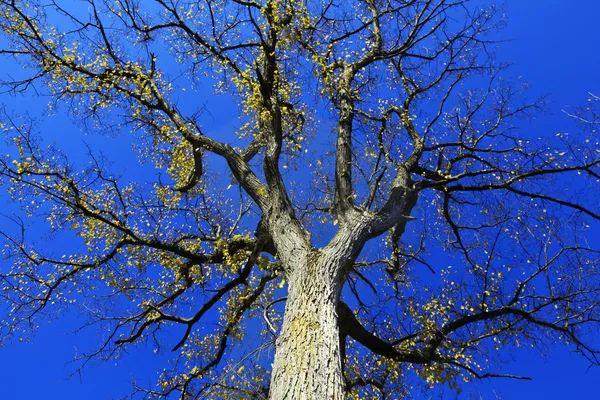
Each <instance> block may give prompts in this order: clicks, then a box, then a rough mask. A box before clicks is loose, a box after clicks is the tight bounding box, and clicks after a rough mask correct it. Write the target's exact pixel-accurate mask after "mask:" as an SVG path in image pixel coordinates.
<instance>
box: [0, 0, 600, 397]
mask: <svg viewBox="0 0 600 400" xmlns="http://www.w3.org/2000/svg"><path fill="white" fill-rule="evenodd" d="M500 22H501V21H500V20H499V18H498V17H497V15H496V12H495V9H494V7H488V8H482V7H481V4H480V2H477V1H469V0H388V1H380V0H361V1H354V2H348V3H346V2H334V1H332V0H327V1H303V0H264V1H263V0H205V1H187V0H154V1H147V2H146V1H144V2H141V1H139V0H112V1H111V0H87V2H85V3H84V5H83V6H81V5H77V6H74V5H73V4H72V3H69V2H60V1H54V0H53V1H49V2H39V3H38V2H37V1H36V0H32V1H29V2H22V1H15V0H0V27H1V30H2V31H3V33H4V36H5V38H6V40H5V42H4V44H3V46H4V47H3V48H2V50H0V53H2V54H3V55H4V56H5V57H7V58H14V60H15V61H16V62H18V63H20V64H21V65H22V66H23V67H24V68H25V70H24V75H23V76H22V77H18V78H14V79H8V80H5V81H4V82H2V85H3V87H4V88H5V90H6V91H10V92H12V93H26V94H33V93H36V94H42V95H45V96H48V98H49V99H50V103H49V107H50V108H51V109H53V110H54V109H58V110H60V109H61V108H64V107H67V109H68V112H69V113H70V115H71V116H72V117H73V118H74V119H75V120H76V121H79V122H81V123H82V126H83V127H85V129H87V130H90V131H98V130H100V131H105V132H110V133H111V134H120V135H129V137H131V143H132V144H133V146H134V152H133V153H132V154H135V155H136V156H137V157H138V159H139V160H140V162H141V163H142V164H144V165H146V166H148V167H147V168H146V169H145V170H144V171H146V172H145V173H144V174H143V176H134V177H133V178H132V177H130V176H126V177H121V178H120V177H118V176H116V175H115V174H113V173H111V172H110V170H109V163H108V162H107V161H106V160H105V159H104V157H103V156H102V155H100V154H99V150H98V149H94V148H90V151H89V155H88V156H89V157H88V158H89V160H90V162H89V163H88V164H86V165H85V166H83V167H81V166H80V165H79V164H78V162H76V161H70V160H69V158H67V155H64V154H63V153H62V152H61V151H60V150H59V149H57V148H55V147H53V146H52V145H50V146H48V147H47V141H48V139H49V138H48V137H47V135H44V134H43V125H41V126H42V133H41V134H40V133H39V132H38V131H36V125H35V123H34V122H33V121H31V120H28V119H26V118H21V117H17V116H14V115H13V114H11V113H10V112H9V111H5V113H4V116H3V118H2V128H3V129H4V130H5V131H6V136H7V137H8V138H9V140H10V141H12V142H11V143H13V144H14V148H13V149H15V150H14V151H12V152H9V154H7V155H3V156H2V157H3V158H2V159H0V183H2V184H3V185H4V187H5V188H7V190H8V192H9V193H10V194H11V195H12V196H13V198H14V199H15V200H19V201H21V203H22V205H23V210H24V211H25V212H26V213H27V215H28V218H31V219H32V220H34V221H37V219H36V218H39V219H42V220H46V221H47V224H48V234H49V235H50V236H49V237H50V238H53V237H54V235H62V234H68V233H69V232H71V233H74V234H76V235H78V236H79V237H80V238H81V242H80V243H78V244H74V245H73V248H72V249H69V248H66V249H62V248H61V249H52V248H51V246H47V245H46V246H38V247H36V246H35V244H34V243H33V242H31V241H29V240H27V237H26V234H28V231H29V229H30V228H28V227H29V226H30V224H29V222H27V221H28V220H26V221H23V220H20V219H18V218H16V217H14V218H12V219H13V222H14V223H15V224H16V226H17V227H18V228H20V229H18V230H17V232H14V230H11V229H9V228H5V230H4V232H3V237H4V239H5V243H6V246H7V247H6V248H5V250H4V252H3V256H4V261H3V265H2V267H1V268H2V269H1V282H2V292H1V293H2V297H3V298H4V299H5V300H6V301H7V302H8V304H9V309H8V310H6V313H7V314H8V315H7V316H6V317H5V319H4V322H3V325H2V334H3V337H4V338H5V339H8V338H9V337H14V336H15V335H17V336H19V335H23V334H26V333H27V332H28V331H30V330H31V329H32V328H33V327H35V325H36V324H37V323H39V321H40V320H43V319H46V318H49V317H50V316H51V315H52V314H54V313H59V312H60V311H61V310H65V309H67V308H68V309H74V307H77V303H83V305H84V306H85V307H83V308H84V309H86V310H87V312H88V313H89V317H90V320H89V322H88V323H87V324H88V325H98V326H101V327H102V328H103V329H102V332H104V334H105V336H104V337H102V339H101V342H100V343H99V346H98V348H97V350H96V351H95V352H93V353H91V354H86V355H85V356H84V364H85V361H86V360H89V359H93V358H97V357H100V358H101V357H113V356H120V355H122V353H124V352H125V351H126V350H127V349H128V348H129V347H131V346H134V345H135V344H136V343H140V342H144V341H150V342H152V343H154V345H155V346H156V348H157V350H159V349H161V346H163V344H164V343H165V342H167V344H169V346H172V351H173V357H172V358H173V359H174V360H176V361H175V362H173V363H172V364H171V367H170V369H165V370H164V372H163V373H162V374H161V375H160V379H159V382H158V383H157V385H156V386H155V387H145V388H142V387H136V391H139V392H140V393H145V394H147V395H148V396H150V397H152V398H161V397H171V396H180V397H181V398H183V399H188V398H265V397H267V396H268V398H270V399H292V400H293V399H342V398H345V397H349V398H365V397H368V396H375V395H381V396H382V397H384V398H399V397H401V396H402V395H403V393H404V391H406V390H409V389H408V388H407V382H410V381H411V378H410V376H411V374H416V376H418V377H419V378H420V379H422V380H423V381H424V382H425V383H426V384H428V385H429V384H431V385H433V384H435V383H440V382H445V383H448V384H449V385H450V386H451V387H454V388H458V383H459V382H460V381H461V380H463V379H464V380H465V381H468V380H469V379H472V378H481V377H491V376H506V377H513V378H524V377H519V376H513V375H508V374H507V375H504V374H496V373H491V372H488V370H487V369H486V368H488V367H489V366H490V365H493V364H494V363H495V362H497V361H501V359H502V357H501V355H500V356H499V355H498V354H502V353H498V352H496V351H495V349H500V348H501V347H503V346H511V345H518V346H520V345H524V344H527V345H529V344H531V345H536V344H540V343H555V342H562V343H567V344H569V345H570V346H571V347H572V348H573V349H575V350H577V351H578V352H580V353H581V354H583V355H584V356H586V357H588V359H589V360H590V361H591V362H593V363H598V359H597V358H596V357H597V355H598V351H597V350H596V349H594V348H593V347H592V346H591V345H590V343H591V340H592V339H594V334H593V329H597V328H598V321H600V308H599V302H600V280H599V276H598V264H597V262H598V255H599V249H598V248H597V247H594V246H593V244H592V243H589V242H588V241H587V240H586V239H587V238H588V237H589V233H588V232H589V229H594V228H590V227H591V226H592V225H593V224H596V225H594V226H597V223H598V221H599V220H600V209H599V208H598V201H597V196H598V193H599V192H598V180H599V179H600V167H599V165H598V164H600V158H599V152H598V149H599V146H598V141H597V139H595V137H597V135H596V136H594V135H591V134H590V135H588V136H587V137H584V135H585V133H584V134H583V135H582V137H581V138H574V137H561V136H560V135H559V136H558V137H554V136H552V137H549V138H548V139H546V140H544V139H538V137H537V136H535V137H529V136H526V135H524V136H520V134H519V133H518V132H517V131H516V130H515V129H514V124H515V120H516V119H517V118H518V117H521V116H528V115H529V114H530V113H532V112H534V111H535V110H536V109H537V108H538V107H539V103H538V102H528V101H527V99H526V94H525V93H524V88H525V86H524V85H523V84H521V83H520V82H518V81H517V82H509V81H505V80H503V79H502V72H503V69H504V66H503V65H500V64H498V63H497V62H496V60H495V57H494V55H493V47H494V46H495V43H493V42H492V41H491V39H492V38H493V35H492V33H493V31H495V30H496V29H497V27H498V24H499V23H500ZM4 62H7V61H6V60H4V61H3V63H4ZM209 87H212V91H213V93H212V94H210V95H209V94H207V93H208V90H209V89H207V88H209ZM184 89H187V92H186V93H190V92H192V93H195V94H193V95H190V94H181V93H182V92H183V90H184ZM194 90H196V92H194ZM219 95H221V96H225V97H226V98H232V99H233V100H234V102H235V104H237V105H238V106H239V107H238V109H237V113H238V115H237V116H238V122H239V123H238V124H237V125H236V126H235V127H234V128H231V132H226V133H224V134H223V133H222V134H221V135H217V134H215V133H211V132H210V131H209V130H207V129H205V128H203V126H205V125H207V124H208V123H209V122H208V120H209V118H210V117H209V116H207V113H203V112H202V109H201V108H200V107H198V108H196V107H197V106H198V104H193V105H190V104H189V102H190V101H193V102H195V101H197V102H198V103H200V102H201V101H210V98H211V96H219ZM593 100H594V101H593V102H592V103H594V102H597V100H598V99H593ZM206 108H208V109H210V105H206ZM235 111H236V110H231V112H232V113H233V112H235ZM582 112H583V113H585V115H580V116H579V118H580V120H581V122H582V123H584V124H586V125H590V126H593V124H594V123H596V122H597V121H596V120H595V119H594V116H593V115H591V116H590V115H588V114H590V113H593V110H592V109H591V108H590V109H588V110H582ZM321 121H326V122H321ZM592 129H593V128H592ZM584 132H585V130H584ZM71 156H72V157H75V156H76V157H79V158H81V155H80V154H77V155H71ZM72 157H71V158H72ZM161 171H162V172H166V174H167V176H164V175H161V174H160V172H161ZM135 178H137V179H135ZM567 182H568V185H567V184H566V183H567ZM232 186H233V187H234V188H233V189H232V188H231V187H232ZM235 188H239V191H237V192H236V191H235V190H234V189H235ZM13 226H14V225H13ZM62 253H65V254H64V255H62ZM440 254H444V256H440ZM441 262H444V263H451V264H454V265H453V266H452V267H440V266H439V265H436V264H439V263H441ZM423 268H425V271H423ZM427 269H431V270H432V271H434V272H438V274H436V275H435V276H434V275H428V274H429V272H428V271H427ZM284 291H285V292H286V293H283V292H284ZM284 302H285V303H284ZM283 304H285V311H284V312H283V316H282V317H281V314H280V313H278V312H277V310H278V309H279V308H281V307H282V306H283ZM278 307H279V308H278ZM261 314H262V317H263V319H264V324H263V330H264V334H265V335H272V336H273V337H274V338H275V337H276V340H275V341H274V344H275V353H274V359H272V360H271V359H270V356H269V355H268V354H269V353H268V352H260V351H258V350H256V351H254V352H253V353H248V351H246V352H245V353H244V352H242V351H240V350H238V349H240V348H244V347H245V346H246V344H247V343H248V340H247V338H246V336H247V333H248V331H254V330H255V329H256V325H257V324H258V323H259V322H260V321H261V319H260V317H261ZM107 329H108V330H107ZM590 329H591V330H590ZM106 332H108V334H106ZM176 334H180V336H178V337H177V338H176V340H175V342H174V343H169V341H172V340H173V338H175V335H176ZM272 343H273V342H271V344H272ZM267 345H269V343H267ZM252 360H258V361H252ZM271 361H272V369H271V370H270V373H264V370H265V369H268V368H267V366H268V365H270V362H271Z"/></svg>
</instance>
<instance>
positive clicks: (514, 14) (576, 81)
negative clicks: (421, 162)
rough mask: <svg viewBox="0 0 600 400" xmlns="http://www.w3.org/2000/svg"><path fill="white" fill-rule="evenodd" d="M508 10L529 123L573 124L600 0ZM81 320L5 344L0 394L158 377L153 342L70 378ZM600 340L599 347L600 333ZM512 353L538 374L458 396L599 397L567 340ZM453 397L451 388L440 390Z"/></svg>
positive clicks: (593, 78)
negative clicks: (531, 113) (544, 107)
mask: <svg viewBox="0 0 600 400" xmlns="http://www.w3.org/2000/svg"><path fill="white" fill-rule="evenodd" d="M506 11H507V14H508V26H507V28H506V29H505V30H504V31H503V32H501V33H500V37H501V38H504V39H507V40H510V42H507V43H504V44H501V45H500V48H499V50H498V56H499V58H500V59H501V60H505V61H508V62H511V63H512V67H511V69H510V70H509V74H512V75H514V76H522V77H523V78H524V79H525V80H526V81H529V82H530V83H531V94H532V95H533V96H537V95H542V94H547V95H548V99H549V100H550V103H549V106H548V112H549V114H548V115H545V116H540V117H539V118H538V119H537V120H536V121H534V122H533V123H532V124H531V125H527V129H531V130H533V131H536V132H537V131H539V132H545V133H548V132H558V131H563V132H564V131H574V125H573V123H572V121H570V120H569V119H568V118H567V117H566V116H565V114H563V113H562V112H561V110H564V109H569V108H571V107H575V106H578V105H581V104H583V103H584V102H585V101H586V99H587V93H588V92H592V93H596V94H600V76H599V75H598V71H600V51H599V49H598V40H599V39H600V33H599V31H598V19H599V17H600V1H597V0H579V1H572V2H570V1H564V0H508V1H507V4H506ZM2 68H4V66H3V67H2ZM9 68H10V66H9ZM0 69H1V68H0ZM30 101H31V100H29V99H23V98H9V97H6V96H5V97H0V103H4V104H5V105H6V106H7V108H8V109H20V110H22V109H24V108H25V107H27V108H29V104H31V103H28V102H30ZM43 102H44V100H42V101H41V103H43ZM41 103H40V104H41ZM31 110H32V114H33V115H34V116H35V115H36V112H37V111H36V109H35V108H34V107H31ZM216 117H217V118H218V116H216ZM61 124H62V125H61ZM43 126H44V125H43ZM44 127H45V134H49V135H53V137H56V138H57V139H58V141H59V143H60V142H61V140H60V139H61V138H62V139H63V140H62V141H63V142H65V143H66V141H64V139H65V138H66V135H69V132H68V130H69V129H72V127H70V126H69V125H68V123H67V122H65V121H64V120H63V121H61V122H60V124H58V125H57V124H56V120H54V122H53V123H52V125H48V126H44ZM70 137H73V136H70ZM86 140H93V139H86ZM0 196H1V194H0ZM2 203H3V201H2ZM0 204H1V203H0ZM55 245H56V246H61V245H66V243H60V242H59V243H55ZM77 322H79V320H78V318H77V316H73V315H69V316H67V317H66V318H63V319H61V320H56V321H52V322H51V323H50V324H45V325H42V326H41V327H40V329H39V330H38V332H37V334H36V335H35V336H34V337H33V340H32V342H31V343H14V344H8V345H6V346H5V347H4V348H0V386H1V387H2V389H0V393H1V394H0V397H1V398H3V399H10V400H12V399H19V400H33V399H42V398H44V399H89V400H95V399H106V398H107V395H112V396H117V395H120V394H124V393H126V392H127V390H128V389H129V381H130V380H131V379H132V378H133V377H137V378H138V379H141V380H142V381H141V382H140V383H144V379H145V380H146V381H147V380H150V379H154V378H156V371H157V370H158V368H161V366H160V364H158V365H157V362H156V359H154V358H153V357H152V356H151V354H150V353H151V349H143V348H139V349H137V350H134V351H132V352H131V354H130V355H129V357H127V358H124V359H123V360H122V361H119V362H118V363H116V364H115V363H114V362H108V363H96V364H92V365H90V366H89V367H88V368H87V369H86V371H85V373H84V374H83V375H81V376H75V377H73V378H71V379H70V380H65V378H66V376H67V375H68V374H69V373H70V372H71V371H72V367H71V366H70V365H68V364H67V362H68V361H69V360H71V359H72V358H73V356H74V355H76V354H77V352H78V351H80V350H78V349H80V348H82V347H86V346H87V345H88V344H89V343H90V341H92V340H94V339H95V337H93V336H92V337H89V336H86V337H83V336H82V335H72V334H67V333H66V332H68V331H70V330H73V329H74V328H76V326H77ZM598 345H599V346H598V347H600V333H598ZM144 350H147V351H144ZM514 359H515V361H514V362H513V363H512V364H509V365H507V366H506V370H505V371H503V372H507V373H514V374H523V375H529V376H531V377H533V378H534V380H533V381H531V382H526V381H510V380H493V381H485V382H481V383H476V384H473V385H472V386H470V387H468V388H467V390H466V391H465V392H464V393H463V394H462V395H461V396H459V397H458V398H465V399H467V398H471V397H470V396H475V398H482V399H493V398H495V393H498V395H500V394H503V396H504V397H501V398H504V399H509V400H510V399H516V400H519V399H547V400H551V399H566V398H570V399H595V398H598V396H599V395H598V382H600V369H590V370H588V369H587V367H588V363H587V362H586V361H585V360H583V359H581V358H579V357H578V356H577V355H575V354H571V353H569V352H568V351H566V350H565V349H564V348H559V349H553V350H552V351H551V352H550V353H549V354H548V357H547V358H546V359H543V358H541V357H540V356H539V354H538V353H537V352H533V351H528V350H523V351H522V352H520V353H515V355H514ZM454 397H455V396H454V395H450V393H446V395H444V397H443V398H454ZM420 398H427V397H423V396H422V397H420Z"/></svg>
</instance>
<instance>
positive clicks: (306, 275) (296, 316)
mask: <svg viewBox="0 0 600 400" xmlns="http://www.w3.org/2000/svg"><path fill="white" fill-rule="evenodd" d="M321 260H322V259H321ZM321 262H323V261H319V259H317V260H314V261H309V262H308V263H307V266H306V267H302V268H294V270H293V273H292V274H290V276H289V277H288V299H287V303H286V308H285V316H284V322H283V327H282V329H281V334H280V336H279V338H278V339H277V349H276V354H275V361H274V364H273V372H272V377H271V387H270V391H269V398H270V399H271V400H283V399H286V400H334V399H335V400H337V399H340V400H341V399H342V398H343V392H344V391H343V377H342V364H341V359H340V343H339V328H338V320H337V313H336V307H337V302H338V298H339V292H340V283H339V281H340V278H339V276H338V275H339V268H337V267H336V266H332V265H322V264H321Z"/></svg>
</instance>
